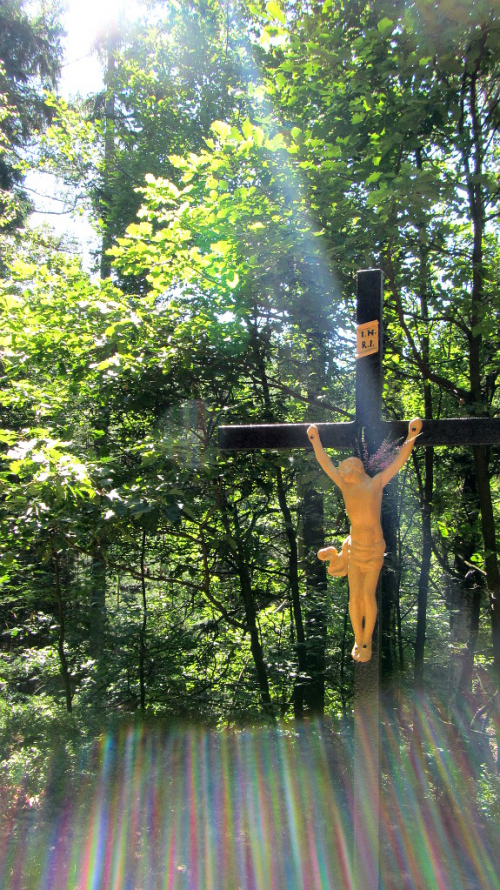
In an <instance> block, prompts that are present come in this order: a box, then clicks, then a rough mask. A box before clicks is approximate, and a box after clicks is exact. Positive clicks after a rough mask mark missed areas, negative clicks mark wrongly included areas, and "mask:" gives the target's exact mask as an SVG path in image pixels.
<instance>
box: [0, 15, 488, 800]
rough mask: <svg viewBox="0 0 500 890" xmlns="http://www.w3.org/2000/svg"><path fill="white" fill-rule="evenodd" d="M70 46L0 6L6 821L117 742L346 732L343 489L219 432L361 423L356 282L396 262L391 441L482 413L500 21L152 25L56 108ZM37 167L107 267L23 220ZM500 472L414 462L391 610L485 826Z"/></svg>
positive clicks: (385, 622) (388, 673) (394, 508)
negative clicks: (328, 554)
mask: <svg viewBox="0 0 500 890" xmlns="http://www.w3.org/2000/svg"><path fill="white" fill-rule="evenodd" d="M61 38H62V28H61V25H60V10H59V9H58V7H57V5H51V3H45V4H41V5H40V8H39V9H37V8H36V6H35V5H32V4H27V3H23V2H22V0H4V2H2V4H1V5H0V59H1V60H2V61H1V63H0V64H1V68H0V187H1V192H0V209H1V218H0V226H1V229H0V232H1V235H0V276H1V280H0V304H1V311H2V330H1V335H0V347H1V361H0V374H1V393H0V410H1V413H2V430H1V433H0V442H1V452H2V454H1V456H2V464H1V476H0V485H1V502H0V523H1V544H0V546H1V564H0V565H1V589H0V615H1V624H2V630H1V637H0V647H1V652H2V660H1V668H0V721H1V753H0V756H1V760H2V771H3V777H2V790H1V794H2V800H3V802H4V812H7V811H8V809H9V807H14V806H15V807H19V806H26V807H28V806H32V805H33V802H34V801H35V802H38V801H39V800H40V799H41V798H42V797H43V794H44V792H45V791H46V786H47V776H48V773H49V769H51V770H53V762H54V752H57V759H58V764H59V767H58V768H59V769H60V774H61V775H65V774H66V773H67V772H68V771H69V772H71V770H73V771H75V770H78V768H79V767H78V763H79V761H78V757H77V754H76V752H77V751H78V750H79V747H80V748H81V746H82V745H83V746H84V745H85V744H90V742H91V741H92V740H93V739H95V738H96V737H98V736H99V734H100V733H102V732H103V728H105V727H109V726H114V725H117V724H118V725H119V724H121V723H130V722H131V721H132V722H134V721H139V722H144V721H153V722H156V723H157V724H160V723H161V725H172V724H176V723H178V722H179V721H182V722H185V723H187V724H193V723H196V724H200V723H201V724H203V725H204V726H210V727H212V728H214V729H215V728H224V727H231V726H232V727H234V726H241V725H256V724H258V723H261V722H264V723H266V724H269V723H271V724H273V723H275V722H277V721H281V723H282V725H285V726H288V725H290V726H291V725H293V723H294V721H300V720H302V719H303V718H309V719H313V718H314V719H319V720H322V719H324V718H325V717H327V718H328V719H329V720H331V721H334V722H335V724H336V725H337V726H343V727H345V731H346V732H348V731H349V725H350V721H351V719H352V708H353V691H354V668H353V663H352V660H351V658H350V650H351V647H352V640H351V629H350V625H349V623H348V616H347V585H346V582H345V581H341V580H335V581H333V582H332V581H331V580H330V581H329V582H328V584H327V580H326V575H325V570H324V566H323V565H321V564H320V563H318V561H317V559H316V552H317V550H318V548H319V547H320V546H322V544H323V542H324V541H325V539H326V540H331V539H332V538H335V539H336V540H341V539H342V538H343V537H344V536H345V534H346V532H347V519H346V516H345V513H344V508H343V505H342V503H341V500H340V499H339V498H338V496H337V494H336V492H335V491H334V490H333V489H332V486H331V484H330V483H329V482H328V480H327V479H326V477H323V476H322V474H321V471H320V470H319V468H318V467H317V465H316V463H315V461H314V457H313V456H312V455H311V453H308V452H307V450H304V451H303V452H302V451H300V452H299V451H295V452H286V451H283V452H273V453H267V454H266V453H263V452H262V453H261V452H246V453H231V454H227V453H222V452H221V451H220V450H219V449H218V447H217V427H218V426H219V425H220V424H223V423H224V424H227V423H262V422H286V421H295V422H299V421H300V422H302V421H309V422H314V421H318V422H321V421H331V420H349V419H352V418H353V416H354V373H355V369H354V342H355V308H354V301H355V273H356V270H358V269H361V268H367V267H380V268H381V269H382V270H383V272H384V278H385V308H384V312H385V322H386V338H385V352H384V381H385V382H384V393H383V398H384V416H385V417H386V418H403V417H406V418H409V417H411V416H414V415H417V414H418V415H420V416H422V417H423V418H427V419H430V418H444V417H470V416H474V417H484V416H498V412H499V407H500V402H499V392H498V377H499V372H500V357H499V341H500V333H499V315H500V300H499V294H498V286H497V280H498V273H499V265H500V238H499V235H500V232H499V226H498V216H499V210H500V203H499V200H500V180H499V175H498V170H499V161H500V140H499V130H500V5H499V4H498V2H496V0H494V2H492V0H488V2H483V0H476V2H474V4H472V3H470V2H469V0H453V2H451V0H440V2H438V3H435V2H432V3H431V2H428V0H412V2H406V3H402V2H399V0H391V2H389V0H376V2H361V0H324V2H317V0H310V2H306V0H279V2H278V0H274V2H263V0H262V2H261V0H233V2H229V0H182V2H177V0H169V2H149V3H145V4H144V8H143V13H142V15H141V16H139V17H138V18H137V19H135V20H134V21H133V22H129V21H127V20H126V19H125V18H120V17H118V18H117V19H116V21H115V22H114V24H113V25H112V26H109V27H108V29H107V31H106V33H104V34H103V35H102V37H101V39H100V40H99V42H98V48H97V51H98V52H99V54H100V58H101V60H102V64H103V69H104V71H105V88H104V90H103V91H101V92H100V93H98V94H91V95H82V96H80V97H78V98H77V99H74V100H72V101H71V102H69V103H68V102H67V101H65V100H63V99H61V98H60V97H59V96H58V94H57V84H58V78H59V75H60V70H61V64H62V44H61ZM33 170H38V171H39V170H43V171H46V172H47V171H48V172H51V173H53V174H54V175H56V176H57V180H58V182H59V183H60V187H61V189H63V190H64V193H65V200H66V201H67V202H68V204H69V205H70V206H71V207H72V208H73V212H75V213H78V212H81V213H84V214H85V215H86V216H87V217H88V219H89V220H90V221H91V222H92V225H93V226H94V229H95V231H96V232H97V234H98V239H99V250H98V251H97V253H96V255H95V257H94V264H93V268H90V269H89V268H87V267H86V266H85V265H83V264H82V262H81V259H80V254H81V250H80V248H79V246H78V245H77V244H75V243H74V242H73V241H72V239H71V237H70V236H61V235H58V234H56V233H55V232H54V231H51V229H50V228H49V227H46V226H45V227H38V228H37V227H34V226H33V225H29V218H30V213H31V212H32V210H33V205H32V202H31V199H30V192H29V191H28V190H27V189H26V188H25V178H26V175H27V174H28V173H30V172H32V171H33ZM341 456H347V455H341V454H339V455H337V457H338V458H340V457H341ZM499 461H500V455H499V450H498V448H491V449H486V448H483V447H476V448H474V449H462V448H456V449H453V448H447V449H444V448H442V449H431V448H428V449H418V448H417V449H416V450H415V452H414V455H413V462H412V463H411V464H410V465H409V466H408V468H407V470H406V471H405V472H404V474H401V475H400V477H399V478H398V480H397V481H395V482H394V483H393V486H392V490H391V492H390V493H389V496H388V503H387V509H388V510H389V511H390V513H391V516H392V519H393V521H392V527H393V529H394V535H393V538H392V540H390V541H388V542H387V543H388V550H389V551H390V556H391V563H390V565H391V568H390V572H389V582H388V583H387V590H386V593H385V595H384V600H383V605H382V608H381V614H380V623H381V644H380V645H381V670H382V682H383V686H384V689H385V690H386V697H387V707H388V708H389V710H390V713H391V714H392V715H393V716H394V715H395V719H396V720H397V721H398V725H399V727H400V730H401V735H400V744H401V745H402V746H405V745H406V746H409V745H411V744H415V743H416V742H415V738H416V735H418V732H417V730H418V726H417V724H418V720H417V715H418V707H417V705H418V703H419V702H421V701H422V700H423V699H424V698H425V701H426V702H432V705H433V707H435V708H436V709H437V712H438V713H439V715H440V716H439V719H440V720H442V722H443V725H446V726H447V727H448V729H447V732H448V731H449V732H451V733H452V735H453V740H454V741H453V744H454V745H456V749H457V750H473V751H474V762H475V773H474V794H475V795H476V798H477V801H478V803H479V808H480V809H481V811H482V812H483V813H485V814H486V815H488V816H495V815H496V816H498V814H499V812H500V795H499V791H498V763H499V755H498V750H499V749H498V740H499V734H500V717H499V713H500V710H499V701H498V699H499V694H498V685H499V679H500V617H499V616H500V612H499V610H498V605H497V608H496V609H495V608H494V607H495V604H498V597H499V596H500V574H499V562H498V535H497V528H498V523H499V521H500V515H499V513H500V498H499V475H498V474H499V469H500V462H499ZM403 730H404V731H403ZM427 742H428V744H429V746H431V747H432V740H427ZM418 744H419V745H425V744H426V740H424V739H422V737H421V736H420V737H419V738H418ZM51 775H52V773H51ZM436 781H437V780H436Z"/></svg>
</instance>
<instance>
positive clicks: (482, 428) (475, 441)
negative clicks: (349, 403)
mask: <svg viewBox="0 0 500 890" xmlns="http://www.w3.org/2000/svg"><path fill="white" fill-rule="evenodd" d="M315 423H316V421H315ZM308 426H309V424H308V423H256V424H248V425H240V426H238V425H237V424H235V425H232V426H221V427H219V447H220V448H223V449H234V450H244V449H246V450H251V449H255V450H257V449H265V450H267V449H279V448H310V449H311V448H312V446H311V444H310V442H309V439H308V438H307V428H308ZM316 426H317V427H318V430H319V434H320V437H321V441H322V443H323V445H324V446H325V448H349V447H352V446H353V445H355V444H356V443H357V442H358V441H359V436H360V433H361V429H362V427H361V424H360V423H359V422H357V421H355V420H353V421H350V422H348V423H316ZM374 433H375V434H376V436H377V438H378V439H379V440H380V441H384V440H385V439H400V438H404V437H405V436H406V435H407V433H408V421H407V420H385V421H384V420H378V421H376V423H375V427H374ZM499 443H500V418H498V417H465V418H462V417H452V418H449V419H447V420H424V425H423V428H422V432H421V433H420V436H419V437H418V441H417V445H427V446H431V445H432V446H434V445H457V446H458V445H498V444H499Z"/></svg>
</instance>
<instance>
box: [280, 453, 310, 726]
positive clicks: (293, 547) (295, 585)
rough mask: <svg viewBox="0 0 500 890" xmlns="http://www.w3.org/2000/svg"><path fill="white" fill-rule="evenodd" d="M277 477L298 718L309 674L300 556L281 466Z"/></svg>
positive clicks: (295, 703)
mask: <svg viewBox="0 0 500 890" xmlns="http://www.w3.org/2000/svg"><path fill="white" fill-rule="evenodd" d="M276 479H277V483H278V501H279V505H280V508H281V512H282V514H283V519H284V520H285V532H286V536H287V539H288V580H289V584H290V596H291V601H292V614H293V620H294V627H295V634H296V640H297V644H296V651H297V663H298V667H299V674H300V676H299V677H298V679H297V680H296V681H295V685H294V690H293V709H294V715H295V718H296V719H300V718H302V717H303V716H304V688H303V684H304V680H305V678H306V676H307V651H306V640H305V633H304V623H303V621H302V606H301V603H300V588H299V569H298V564H299V557H298V546H297V535H296V533H295V528H294V526H293V522H292V514H291V512H290V508H289V506H288V503H287V499H286V493H285V486H284V484H283V474H282V472H281V467H277V469H276Z"/></svg>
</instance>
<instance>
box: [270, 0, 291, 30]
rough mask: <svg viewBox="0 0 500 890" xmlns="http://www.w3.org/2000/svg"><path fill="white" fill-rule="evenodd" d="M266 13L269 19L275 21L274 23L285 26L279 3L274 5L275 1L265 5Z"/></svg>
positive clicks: (271, 0) (272, 0)
mask: <svg viewBox="0 0 500 890" xmlns="http://www.w3.org/2000/svg"><path fill="white" fill-rule="evenodd" d="M266 12H267V14H268V15H269V16H271V18H273V19H276V21H278V22H280V23H281V24H282V25H285V24H286V18H285V13H284V12H283V10H282V8H281V6H280V5H279V3H276V0H269V3H266Z"/></svg>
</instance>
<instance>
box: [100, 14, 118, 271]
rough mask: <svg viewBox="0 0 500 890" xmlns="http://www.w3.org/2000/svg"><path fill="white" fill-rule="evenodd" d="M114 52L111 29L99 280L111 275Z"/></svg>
mask: <svg viewBox="0 0 500 890" xmlns="http://www.w3.org/2000/svg"><path fill="white" fill-rule="evenodd" d="M110 27H111V26H110ZM115 52H116V30H115V29H111V30H110V33H109V35H108V53H107V68H106V78H105V80H106V104H105V112H104V114H105V123H104V126H105V131H104V171H103V183H102V193H101V201H100V204H101V218H102V243H101V268H100V273H101V278H103V279H104V278H109V277H110V275H111V257H110V256H108V255H107V251H108V250H109V248H110V247H111V245H112V237H111V231H110V225H109V220H108V217H109V209H110V206H111V202H112V200H113V194H112V186H111V182H112V176H111V166H112V163H113V157H114V149H115V105H116V100H115V85H114V76H115Z"/></svg>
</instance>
